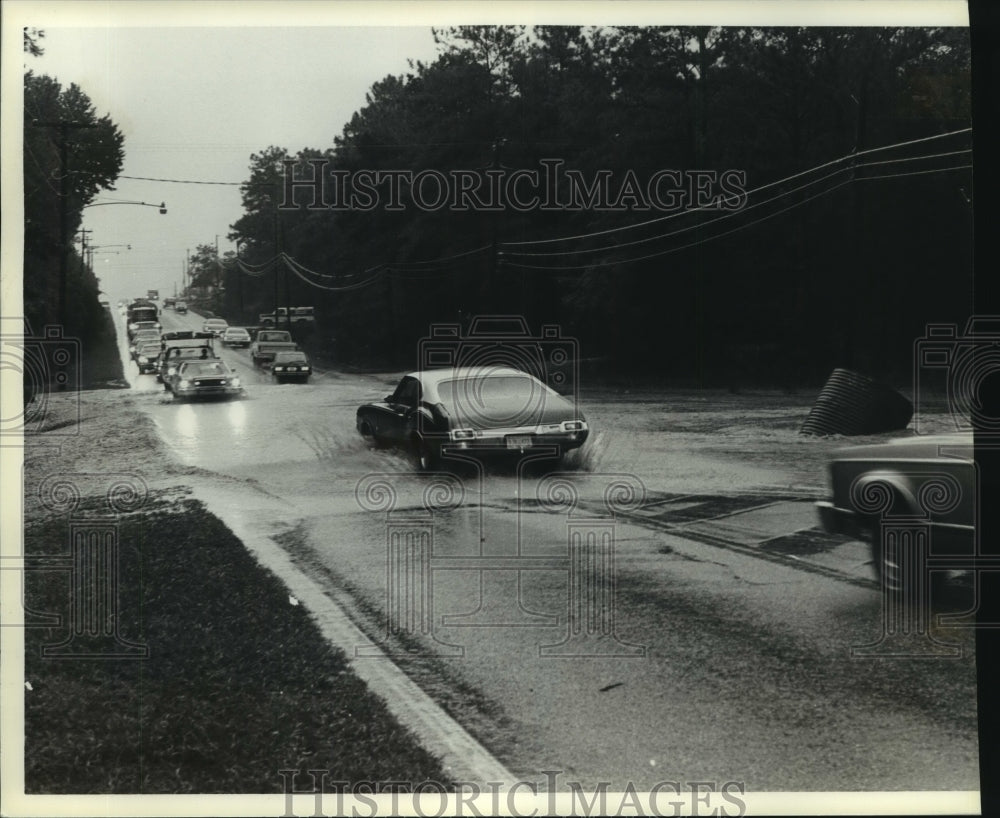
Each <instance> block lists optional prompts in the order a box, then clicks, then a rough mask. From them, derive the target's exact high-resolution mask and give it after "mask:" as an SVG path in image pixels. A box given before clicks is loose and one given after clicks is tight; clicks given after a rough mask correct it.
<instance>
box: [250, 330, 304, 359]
mask: <svg viewBox="0 0 1000 818" xmlns="http://www.w3.org/2000/svg"><path fill="white" fill-rule="evenodd" d="M298 348H299V346H298V344H296V343H295V342H294V341H293V340H292V335H291V333H290V332H288V331H287V330H283V329H262V330H258V332H257V337H256V338H255V339H254V341H253V343H252V344H250V358H251V359H252V360H253V365H254V366H264V364H269V363H271V362H272V361H273V360H274V356H275V354H276V353H278V352H292V351H294V350H296V349H298Z"/></svg>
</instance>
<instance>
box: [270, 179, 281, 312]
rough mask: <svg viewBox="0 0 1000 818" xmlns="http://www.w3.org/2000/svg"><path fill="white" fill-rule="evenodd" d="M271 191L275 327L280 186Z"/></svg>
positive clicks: (279, 252) (279, 249)
mask: <svg viewBox="0 0 1000 818" xmlns="http://www.w3.org/2000/svg"><path fill="white" fill-rule="evenodd" d="M271 190H272V193H271V204H272V205H273V206H274V328H275V329H277V328H278V326H279V324H278V256H279V255H281V243H280V239H279V236H278V186H277V183H275V184H274V185H273V186H272V188H271Z"/></svg>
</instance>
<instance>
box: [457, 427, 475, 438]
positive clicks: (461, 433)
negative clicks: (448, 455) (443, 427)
mask: <svg viewBox="0 0 1000 818" xmlns="http://www.w3.org/2000/svg"><path fill="white" fill-rule="evenodd" d="M475 436H476V433H475V431H474V430H473V429H452V431H451V439H452V440H472V439H473V438H475Z"/></svg>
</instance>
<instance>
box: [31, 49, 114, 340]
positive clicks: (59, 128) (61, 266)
mask: <svg viewBox="0 0 1000 818" xmlns="http://www.w3.org/2000/svg"><path fill="white" fill-rule="evenodd" d="M43 37H44V33H43V32H41V31H37V30H26V31H25V33H24V51H25V53H26V54H29V55H31V56H39V55H40V54H42V53H43V49H42V46H41V42H40V41H41V39H43ZM124 155H125V154H124V137H123V136H122V134H121V132H120V131H119V129H118V126H117V125H115V123H114V122H112V121H111V119H110V118H109V117H107V116H103V117H101V116H98V115H97V113H96V110H95V108H94V106H93V104H92V103H91V101H90V98H89V97H88V96H87V95H86V94H85V93H84V92H83V90H82V89H81V88H80V87H79V86H78V85H76V84H75V83H74V84H71V85H70V86H69V87H68V88H63V87H62V85H60V83H59V82H57V81H56V80H55V79H53V78H52V77H49V76H46V75H44V74H35V73H34V72H33V71H28V72H26V73H25V75H24V165H23V167H24V313H25V318H26V319H27V321H28V325H29V326H30V328H31V331H32V332H33V333H35V334H36V335H37V334H40V333H42V332H43V328H44V327H45V326H46V325H56V324H58V325H61V326H62V330H63V333H64V335H65V336H67V337H73V338H78V339H80V340H81V341H82V342H83V350H84V353H86V351H87V350H88V349H89V348H90V343H89V342H91V341H94V340H96V339H97V338H99V337H101V336H102V335H103V334H105V333H106V331H107V328H108V327H109V326H110V325H109V322H108V321H107V316H106V315H105V311H104V310H103V309H102V307H101V306H100V302H99V295H98V294H99V292H100V282H99V281H98V280H97V278H96V277H95V276H94V272H93V270H91V269H90V267H89V266H88V265H87V264H85V262H84V259H83V256H82V253H81V252H79V251H78V250H77V249H76V246H75V245H76V237H77V235H78V231H79V229H80V224H81V222H82V218H83V208H84V207H85V206H86V205H87V204H89V203H90V202H91V201H92V200H93V198H94V197H95V196H96V195H97V193H98V192H99V191H101V190H113V189H114V181H115V179H117V178H118V174H119V173H120V172H121V169H122V164H123V162H124ZM81 247H82V245H81ZM64 256H65V263H64V259H63V257H64ZM63 275H65V283H64V285H63V286H61V279H62V277H63ZM63 290H64V292H65V298H64V299H63V298H61V292H62V291H63ZM63 301H64V303H62V302H63Z"/></svg>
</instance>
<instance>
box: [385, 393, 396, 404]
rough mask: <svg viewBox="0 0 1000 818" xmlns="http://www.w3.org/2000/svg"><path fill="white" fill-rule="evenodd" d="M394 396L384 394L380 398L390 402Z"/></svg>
mask: <svg viewBox="0 0 1000 818" xmlns="http://www.w3.org/2000/svg"><path fill="white" fill-rule="evenodd" d="M394 397H395V395H386V396H385V397H384V398H382V400H384V401H385V402H386V403H392V399H393V398H394Z"/></svg>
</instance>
